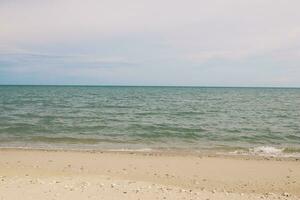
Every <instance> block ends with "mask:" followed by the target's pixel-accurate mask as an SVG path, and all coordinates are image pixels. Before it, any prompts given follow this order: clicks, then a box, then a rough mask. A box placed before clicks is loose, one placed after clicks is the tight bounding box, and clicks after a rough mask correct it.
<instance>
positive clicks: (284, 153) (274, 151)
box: [229, 146, 300, 158]
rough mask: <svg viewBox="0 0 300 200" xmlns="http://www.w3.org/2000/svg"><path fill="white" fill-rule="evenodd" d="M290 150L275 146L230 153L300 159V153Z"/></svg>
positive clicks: (231, 153)
mask: <svg viewBox="0 0 300 200" xmlns="http://www.w3.org/2000/svg"><path fill="white" fill-rule="evenodd" d="M288 149H290V148H279V147H273V146H258V147H252V148H249V149H248V151H245V150H236V151H232V152H229V154H230V155H245V156H249V155H250V156H272V157H294V158H298V157H300V151H291V152H290V151H289V150H288ZM299 150H300V149H299Z"/></svg>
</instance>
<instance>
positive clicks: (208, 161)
mask: <svg viewBox="0 0 300 200" xmlns="http://www.w3.org/2000/svg"><path fill="white" fill-rule="evenodd" d="M0 158H1V159H0V176H1V180H2V181H1V182H0V190H1V194H0V197H3V198H4V199H17V198H14V195H16V197H17V194H18V195H19V196H20V195H21V193H24V194H27V191H39V192H36V193H34V194H30V195H29V196H30V197H34V198H35V199H37V198H44V199H45V197H46V196H47V198H48V197H49V199H51V198H50V197H53V198H54V199H68V198H71V196H72V195H74V199H80V198H79V197H81V198H87V197H88V196H90V197H91V199H93V197H95V199H97V198H96V197H99V195H100V196H101V195H102V196H101V197H102V199H120V198H123V199H124V198H125V199H126V198H127V199H139V198H140V199H164V198H163V197H166V199H184V198H189V199H206V198H210V199H228V200H229V199H258V198H264V199H298V198H299V197H300V161H299V159H297V160H296V159H295V158H274V157H273V158H272V157H253V156H250V157H249V156H248V157H245V156H224V155H203V154H189V153H186V152H181V153H178V152H177V153H175V152H136V151H135V152H124V151H119V152H117V151H114V152H112V151H78V150H77V151H70V150H33V149H0ZM83 182H84V183H85V184H83V185H84V186H82V185H81V184H82V183H83ZM79 185H81V186H79ZM137 190H138V191H139V192H137V193H136V191H137ZM12 191H14V192H12ZM49 191H50V192H49ZM45 192H46V193H45ZM57 194H59V196H55V195H57ZM69 195H71V196H69ZM29 196H27V195H25V196H24V199H27V197H29ZM47 198H46V199H47ZM28 199H30V198H28Z"/></svg>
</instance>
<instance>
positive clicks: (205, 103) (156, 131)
mask: <svg viewBox="0 0 300 200" xmlns="http://www.w3.org/2000/svg"><path fill="white" fill-rule="evenodd" d="M0 147H22V148H24V147H26V148H71V149H74V148H75V149H188V150H199V151H201V150H208V149H214V150H220V151H228V152H247V151H248V152H254V153H255V152H256V153H257V152H258V153H259V152H261V153H274V154H276V153H297V152H298V151H299V149H300V89H279V88H201V87H116V86H107V87H104V86H101V87H100V86H0Z"/></svg>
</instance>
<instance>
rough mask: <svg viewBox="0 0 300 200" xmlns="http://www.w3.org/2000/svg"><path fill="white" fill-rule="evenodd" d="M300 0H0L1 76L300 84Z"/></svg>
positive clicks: (42, 80)
mask: <svg viewBox="0 0 300 200" xmlns="http://www.w3.org/2000/svg"><path fill="white" fill-rule="evenodd" d="M299 8H300V1H299V0H210V1H207V0H186V1H183V0H180V1H177V0H126V1H123V0H85V1H83V0H81V1H79V0H26V1H24V0H0V84H91V85H98V84H101V85H199V86H292V87H300V12H299Z"/></svg>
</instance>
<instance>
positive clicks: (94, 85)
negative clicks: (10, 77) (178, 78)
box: [0, 84, 300, 89]
mask: <svg viewBox="0 0 300 200" xmlns="http://www.w3.org/2000/svg"><path fill="white" fill-rule="evenodd" d="M0 86H61V87H63V86H70V87H72V86H73V87H76V86H77V87H182V88H183V87H189V88H274V89H276V88H277V89H300V86H220V85H216V86H212V85H207V86H205V85H125V84H124V85H122V84H115V85H114V84H107V85H106V84H97V85H96V84H0Z"/></svg>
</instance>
